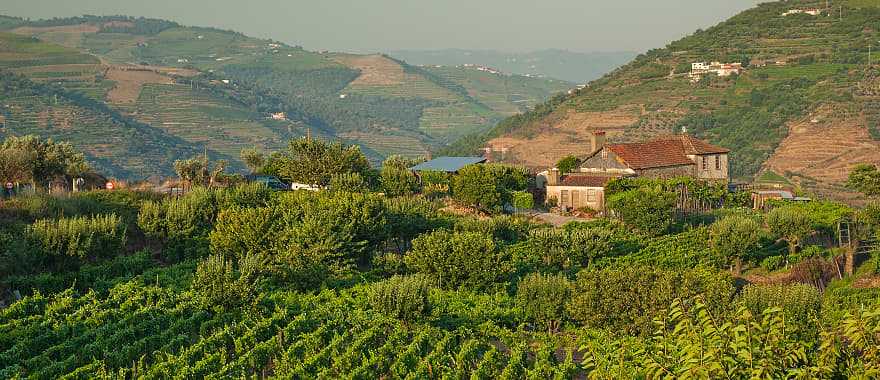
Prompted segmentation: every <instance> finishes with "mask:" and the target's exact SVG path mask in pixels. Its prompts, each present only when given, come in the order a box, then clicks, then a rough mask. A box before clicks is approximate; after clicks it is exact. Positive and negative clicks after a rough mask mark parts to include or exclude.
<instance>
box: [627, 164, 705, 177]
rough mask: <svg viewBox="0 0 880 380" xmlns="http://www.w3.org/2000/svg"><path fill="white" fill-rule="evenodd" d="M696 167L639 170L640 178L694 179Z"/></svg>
mask: <svg viewBox="0 0 880 380" xmlns="http://www.w3.org/2000/svg"><path fill="white" fill-rule="evenodd" d="M695 170H696V166H694V165H679V166H667V167H663V168H651V169H641V170H637V171H636V172H637V173H638V175H639V177H646V178H663V179H668V178H675V177H684V176H689V177H694V176H695V174H696V173H695Z"/></svg>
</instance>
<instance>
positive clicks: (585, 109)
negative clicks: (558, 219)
mask: <svg viewBox="0 0 880 380" xmlns="http://www.w3.org/2000/svg"><path fill="white" fill-rule="evenodd" d="M825 5H826V2H825V1H804V0H800V1H785V2H771V3H765V4H761V5H759V6H757V7H755V8H753V9H750V10H747V11H745V12H742V13H741V14H738V15H736V16H734V17H732V18H730V19H729V20H727V21H725V22H722V23H720V24H718V25H716V26H714V27H711V28H709V29H707V30H698V31H697V32H696V33H694V34H693V35H691V36H688V37H685V38H683V39H681V40H678V41H675V42H672V43H670V44H669V45H667V46H666V47H663V48H659V49H654V50H651V51H648V52H647V53H644V54H641V55H639V56H638V57H637V58H636V59H635V60H633V61H632V62H630V63H629V64H627V65H625V66H623V67H621V68H619V69H617V70H614V71H613V72H611V73H609V74H608V75H606V76H604V77H603V78H601V79H598V80H596V81H593V82H592V83H590V85H589V86H588V87H587V88H585V89H583V90H580V91H578V92H576V93H574V94H573V95H570V96H560V97H558V98H555V99H553V100H552V101H550V102H549V103H546V104H544V105H543V106H540V107H537V108H536V109H535V110H533V111H532V112H529V113H527V114H525V115H522V116H514V117H512V118H510V119H507V120H505V121H503V122H501V123H500V124H499V125H498V126H497V127H496V128H494V129H493V130H492V131H491V132H489V133H488V134H483V135H476V136H470V137H469V138H467V139H464V140H462V141H460V142H459V143H458V144H457V145H456V146H455V147H453V148H451V149H449V151H452V152H466V151H473V150H475V149H476V148H478V147H481V146H482V145H484V144H485V143H486V142H487V141H491V140H493V139H495V138H498V137H504V138H505V140H504V141H505V143H507V144H519V147H520V148H517V145H514V148H513V149H512V151H513V154H511V155H510V157H512V159H513V160H520V161H523V162H526V163H529V162H528V156H529V155H530V151H526V150H525V149H524V148H523V147H525V146H527V145H534V143H535V142H536V141H544V140H549V139H551V137H552V134H553V133H556V132H554V131H555V129H554V128H550V129H547V128H546V126H547V125H566V124H565V123H566V122H567V121H573V120H578V118H582V119H589V120H598V121H599V122H597V123H596V124H597V125H598V127H602V128H607V129H611V130H615V131H616V132H618V133H615V134H613V135H612V139H616V140H619V141H626V140H639V139H644V138H648V137H651V136H655V135H658V134H662V133H672V132H678V131H680V130H682V128H683V127H684V128H686V129H687V130H688V132H690V133H693V134H696V135H697V136H700V137H703V138H706V139H708V140H710V141H712V142H714V143H717V144H721V145H723V146H726V147H729V148H731V149H733V153H732V174H733V175H734V176H735V177H737V178H742V179H747V178H750V177H752V176H753V175H754V174H755V173H758V172H759V171H761V170H763V169H766V167H767V165H770V166H774V167H775V166H779V167H783V169H785V165H784V164H777V163H774V161H773V158H774V157H776V156H779V155H782V156H785V155H786V149H788V147H789V146H790V145H791V146H793V145H799V144H797V142H800V141H801V140H797V141H791V144H787V143H783V142H784V140H785V139H789V138H798V139H800V138H802V137H801V136H800V135H798V136H794V137H792V136H790V134H789V129H790V127H792V126H793V125H796V124H798V123H801V124H805V126H804V128H808V129H809V128H813V129H816V132H815V133H813V134H814V135H815V134H820V135H822V134H824V135H825V136H826V137H827V138H826V144H825V145H821V144H819V142H818V141H816V142H815V143H816V144H817V146H816V147H815V149H811V150H810V151H807V152H804V153H803V154H802V156H803V155H805V156H803V157H804V158H805V159H807V160H812V158H811V157H809V156H810V155H812V154H814V153H815V154H816V155H817V157H816V159H815V160H813V161H810V162H811V165H814V167H808V168H797V167H792V168H791V173H779V174H784V175H786V176H790V177H797V176H801V177H803V178H802V179H805V178H806V177H808V176H810V175H815V176H816V178H813V180H816V181H818V182H823V181H824V182H829V183H831V182H835V181H837V180H839V179H840V178H838V177H834V176H832V175H831V174H827V173H822V172H819V169H820V167H821V166H822V165H825V166H829V165H830V166H834V165H837V164H839V163H840V164H841V165H842V162H840V161H839V160H838V161H835V160H834V157H835V156H839V157H843V158H840V160H843V159H846V160H875V159H878V157H875V156H870V157H863V156H865V155H864V154H861V153H860V154H859V157H851V156H850V155H848V154H849V152H850V150H851V149H856V148H858V149H862V146H861V145H859V146H858V147H856V145H853V146H849V145H846V144H844V145H846V146H839V147H838V146H833V145H834V144H827V140H842V141H844V142H846V141H845V140H846V139H847V138H849V137H847V136H844V135H847V134H852V133H844V132H840V133H838V132H837V131H844V130H849V131H850V132H852V130H864V129H867V130H868V131H869V132H870V134H871V136H873V138H874V139H875V140H876V139H877V138H878V137H880V134H878V129H877V128H878V127H877V122H876V118H873V119H872V118H871V116H870V115H873V114H876V112H872V111H871V110H872V109H874V108H876V104H877V103H876V99H877V98H876V96H877V95H878V91H877V89H876V85H877V83H878V82H877V80H876V78H877V75H878V73H880V71H878V66H877V65H876V63H877V61H878V59H877V58H880V57H875V59H874V60H873V62H872V64H873V65H872V66H870V67H869V66H868V49H869V45H871V44H874V48H877V45H878V44H880V42H878V41H880V8H878V5H880V3H878V2H876V1H845V2H840V1H832V2H831V3H830V5H831V6H830V8H829V9H825ZM813 8H819V9H820V10H821V14H819V15H815V16H814V15H809V14H804V13H802V14H793V15H788V16H783V13H785V12H788V11H789V10H793V9H800V10H804V9H813ZM712 61H720V62H723V63H734V62H742V63H743V64H744V67H745V68H744V71H743V72H742V74H741V75H732V76H729V77H718V76H715V75H706V76H704V77H703V78H702V79H701V80H699V81H695V82H694V81H691V78H690V77H689V76H688V75H687V74H688V73H689V72H690V70H691V63H693V62H712ZM865 115H867V116H868V118H867V121H866V120H865V119H863V117H865ZM613 118H618V119H620V120H628V121H627V122H625V123H622V122H617V124H615V123H614V122H610V121H609V122H607V123H604V124H603V122H602V121H603V120H609V119H613ZM814 124H815V125H814ZM571 128H573V129H576V130H571V131H567V132H571V134H572V135H573V136H575V137H574V138H582V137H584V136H585V135H586V134H588V133H589V131H590V130H592V129H594V128H593V126H589V125H584V126H583V127H582V128H579V129H577V128H575V127H571ZM822 128H824V129H822ZM847 128H849V129H847ZM859 133H861V132H859ZM805 135H807V134H805ZM858 136H861V135H858ZM859 138H860V137H859ZM542 139H543V140H542ZM863 140H864V139H863ZM868 140H870V139H868ZM804 142H805V143H808V144H812V143H814V142H807V141H804ZM851 142H852V143H853V144H856V143H858V141H851ZM847 143H848V142H847ZM824 148H827V149H837V151H834V152H828V153H827V154H825V153H822V152H820V151H821V150H822V149H824ZM865 148H867V147H865ZM517 154H518V155H519V156H517ZM865 154H867V153H865ZM532 163H533V164H535V165H539V164H543V163H538V162H532ZM768 163H769V164H768ZM780 170H782V169H780Z"/></svg>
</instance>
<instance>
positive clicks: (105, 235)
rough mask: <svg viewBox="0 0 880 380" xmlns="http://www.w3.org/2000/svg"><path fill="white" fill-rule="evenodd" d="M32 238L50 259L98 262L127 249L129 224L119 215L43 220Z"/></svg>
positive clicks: (32, 228)
mask: <svg viewBox="0 0 880 380" xmlns="http://www.w3.org/2000/svg"><path fill="white" fill-rule="evenodd" d="M28 236H29V237H30V238H31V239H32V241H33V242H35V243H36V244H37V245H38V246H39V247H40V249H41V250H42V251H43V252H44V253H45V254H46V255H48V256H68V257H77V258H88V259H96V258H99V257H109V256H112V255H116V254H120V253H122V250H123V249H124V248H125V224H124V223H123V222H122V219H121V218H119V217H118V216H116V215H115V214H109V215H98V216H90V217H89V216H77V217H73V218H60V219H41V220H38V221H36V222H35V223H34V224H33V225H31V226H30V227H29V228H28Z"/></svg>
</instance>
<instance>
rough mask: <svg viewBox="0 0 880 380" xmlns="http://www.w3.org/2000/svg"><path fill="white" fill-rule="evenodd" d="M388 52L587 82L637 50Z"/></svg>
mask: <svg viewBox="0 0 880 380" xmlns="http://www.w3.org/2000/svg"><path fill="white" fill-rule="evenodd" d="M388 54H389V55H391V56H393V57H395V58H399V59H402V60H404V61H406V62H408V63H410V64H413V65H442V66H462V65H482V66H486V67H492V68H496V69H498V70H500V71H502V72H505V73H511V74H519V75H529V76H543V77H548V78H555V79H561V80H564V81H568V82H573V83H586V82H589V81H591V80H594V79H598V78H599V77H601V76H602V75H604V74H605V73H607V72H609V71H611V70H613V69H614V68H616V67H618V66H620V65H622V64H624V63H626V62H627V61H629V60H631V59H632V58H634V57H635V56H636V54H637V53H635V52H627V51H621V52H590V53H578V52H572V51H568V50H561V49H547V50H538V51H533V52H527V53H513V52H502V51H494V50H468V49H441V50H392V51H390V52H388Z"/></svg>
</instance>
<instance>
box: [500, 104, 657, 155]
mask: <svg viewBox="0 0 880 380" xmlns="http://www.w3.org/2000/svg"><path fill="white" fill-rule="evenodd" d="M639 116H640V111H639V110H637V109H617V110H613V111H607V112H576V111H568V112H566V113H565V114H563V115H560V117H559V118H558V121H556V122H551V123H548V125H544V126H539V127H538V129H539V131H537V132H536V133H534V134H533V135H532V136H502V137H499V138H495V139H492V140H490V141H489V143H488V146H489V147H491V148H492V149H493V150H494V151H495V152H496V153H495V154H496V155H497V154H498V152H501V151H502V150H505V153H504V161H506V162H512V163H518V164H522V165H525V166H528V167H535V168H540V167H545V168H546V167H549V166H552V165H553V164H555V163H556V162H557V161H558V160H559V159H560V158H562V157H564V156H566V155H569V154H574V155H585V154H587V153H589V152H590V150H591V143H590V137H591V135H592V133H593V132H594V131H600V130H601V131H605V132H606V133H607V137H608V138H609V139H618V140H625V139H626V137H625V134H626V133H627V131H626V128H627V127H628V126H630V125H632V124H633V123H635V122H636V121H638V120H639Z"/></svg>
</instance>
